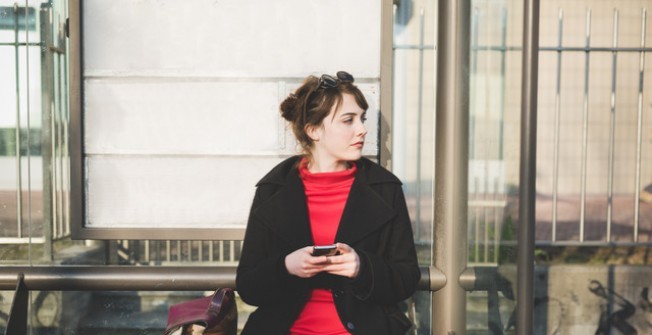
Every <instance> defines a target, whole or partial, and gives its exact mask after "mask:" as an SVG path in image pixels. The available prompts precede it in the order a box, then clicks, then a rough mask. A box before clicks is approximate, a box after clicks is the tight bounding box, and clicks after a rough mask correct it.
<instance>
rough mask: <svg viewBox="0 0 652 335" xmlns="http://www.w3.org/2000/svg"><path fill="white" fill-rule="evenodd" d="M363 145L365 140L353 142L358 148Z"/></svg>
mask: <svg viewBox="0 0 652 335" xmlns="http://www.w3.org/2000/svg"><path fill="white" fill-rule="evenodd" d="M363 145H364V142H362V141H360V142H356V143H353V146H354V147H356V148H362V146H363Z"/></svg>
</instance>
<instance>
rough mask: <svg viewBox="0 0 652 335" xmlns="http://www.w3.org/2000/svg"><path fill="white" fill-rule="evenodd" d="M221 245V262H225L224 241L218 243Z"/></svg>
mask: <svg viewBox="0 0 652 335" xmlns="http://www.w3.org/2000/svg"><path fill="white" fill-rule="evenodd" d="M218 245H219V248H220V250H219V252H220V262H224V241H222V240H220V242H219V243H218Z"/></svg>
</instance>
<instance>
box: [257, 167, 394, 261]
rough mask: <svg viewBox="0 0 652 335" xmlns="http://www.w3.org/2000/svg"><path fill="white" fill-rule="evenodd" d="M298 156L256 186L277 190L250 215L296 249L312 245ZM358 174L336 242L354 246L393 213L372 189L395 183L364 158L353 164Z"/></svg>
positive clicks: (276, 168)
mask: <svg viewBox="0 0 652 335" xmlns="http://www.w3.org/2000/svg"><path fill="white" fill-rule="evenodd" d="M300 158H301V157H299V156H295V157H292V158H289V159H287V160H285V161H284V162H282V163H280V164H279V165H277V166H276V167H275V168H274V169H272V170H271V171H270V172H269V173H268V174H267V175H266V176H265V177H263V179H261V181H260V182H258V184H257V186H259V187H260V186H262V185H265V184H273V185H278V186H280V187H279V189H278V191H277V192H276V193H274V195H272V196H271V197H270V198H268V199H267V200H266V201H264V202H263V203H262V204H260V205H259V206H258V207H257V208H255V209H254V210H253V212H252V215H254V216H255V217H256V218H257V219H258V220H260V221H262V222H263V223H264V224H265V225H266V226H267V227H268V228H269V229H270V230H271V231H272V232H273V233H274V234H276V235H278V237H279V238H280V239H282V240H284V241H285V242H286V244H287V245H288V248H290V249H291V250H295V249H298V248H301V247H304V246H307V245H312V244H313V240H312V233H311V231H310V224H309V219H308V207H307V202H306V195H305V190H304V187H303V182H302V181H301V178H300V177H299V173H298V171H297V165H298V164H297V163H298V161H299V159H300ZM356 165H357V168H358V171H357V173H356V176H355V180H354V181H353V184H352V185H351V191H350V193H349V197H348V199H347V202H346V205H345V206H344V212H343V213H342V219H341V221H340V225H339V227H338V230H337V235H336V241H337V242H343V243H346V244H349V245H351V244H354V243H355V242H357V241H358V240H360V239H362V238H364V237H365V236H367V235H368V234H370V233H372V232H373V231H375V230H377V229H379V228H380V227H382V226H383V225H384V224H385V223H387V222H388V221H390V220H391V219H392V218H393V217H394V216H396V212H395V211H394V209H393V208H392V206H391V205H390V204H388V203H387V202H386V200H384V199H383V198H382V197H381V196H380V195H379V194H378V193H377V192H376V191H375V190H374V189H373V188H372V187H371V186H372V185H373V184H378V183H398V184H400V181H399V180H398V178H396V177H395V176H394V175H393V174H391V173H390V172H388V171H386V170H384V169H383V168H381V167H379V166H378V165H376V164H375V163H373V162H371V161H369V160H368V159H366V158H362V159H360V160H358V161H357V162H356Z"/></svg>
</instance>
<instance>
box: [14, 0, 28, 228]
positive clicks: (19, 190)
mask: <svg viewBox="0 0 652 335" xmlns="http://www.w3.org/2000/svg"><path fill="white" fill-rule="evenodd" d="M18 9H19V7H18V3H14V55H15V61H16V135H15V140H16V225H17V227H16V228H17V231H18V237H19V238H20V237H23V182H22V180H23V177H22V170H23V167H22V164H21V163H22V162H21V159H22V157H21V155H20V149H21V148H20V143H21V142H22V139H21V137H20V135H21V134H20V128H21V127H20V47H19V46H20V42H19V39H18V32H19V31H20V30H19V28H18ZM28 19H29V18H28V15H27V9H25V21H27V20H28ZM25 33H26V34H27V33H28V31H27V30H25ZM27 51H28V50H27V46H25V52H26V53H27Z"/></svg>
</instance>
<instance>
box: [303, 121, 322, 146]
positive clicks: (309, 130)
mask: <svg viewBox="0 0 652 335" xmlns="http://www.w3.org/2000/svg"><path fill="white" fill-rule="evenodd" d="M319 129H320V127H316V126H314V125H310V124H307V125H306V127H305V128H304V130H305V132H306V135H308V137H310V139H311V140H312V141H313V142H319V137H320V135H321V134H320V132H319Z"/></svg>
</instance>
